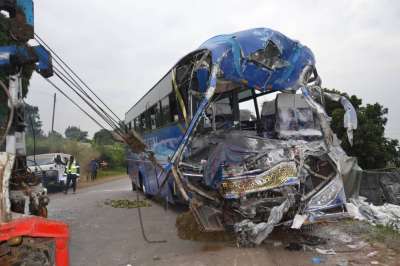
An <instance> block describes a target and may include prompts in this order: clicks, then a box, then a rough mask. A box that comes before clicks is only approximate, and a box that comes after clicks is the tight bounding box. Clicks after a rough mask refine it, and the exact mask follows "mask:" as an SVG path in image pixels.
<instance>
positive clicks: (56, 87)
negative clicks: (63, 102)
mask: <svg viewBox="0 0 400 266" xmlns="http://www.w3.org/2000/svg"><path fill="white" fill-rule="evenodd" d="M45 80H46V81H47V82H48V83H50V84H51V85H52V86H53V87H54V88H55V89H56V90H57V91H59V92H60V93H61V94H62V95H64V97H65V98H67V99H68V100H69V101H70V102H71V103H73V104H74V105H75V106H76V107H78V109H79V110H81V111H82V112H83V113H84V114H85V115H87V116H88V117H89V118H90V119H91V120H92V121H93V122H95V123H96V124H97V125H98V126H99V127H101V128H103V129H105V127H104V126H102V125H101V124H100V123H99V122H98V121H97V120H96V119H95V118H94V117H93V116H91V115H90V114H89V113H88V112H86V111H85V110H84V109H83V108H82V107H80V106H79V104H77V103H76V102H75V101H74V100H73V99H72V98H71V97H69V96H68V95H67V94H66V93H65V92H63V91H62V90H61V89H60V88H59V87H58V86H57V85H56V84H54V83H53V82H52V81H51V80H50V79H45Z"/></svg>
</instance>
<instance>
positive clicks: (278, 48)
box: [128, 28, 315, 201]
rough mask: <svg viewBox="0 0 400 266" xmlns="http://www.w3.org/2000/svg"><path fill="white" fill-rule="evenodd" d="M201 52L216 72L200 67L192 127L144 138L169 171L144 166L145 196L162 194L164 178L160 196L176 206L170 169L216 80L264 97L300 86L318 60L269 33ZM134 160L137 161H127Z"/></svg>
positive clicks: (225, 39) (238, 37)
mask: <svg viewBox="0 0 400 266" xmlns="http://www.w3.org/2000/svg"><path fill="white" fill-rule="evenodd" d="M269 48H271V49H269ZM196 51H198V52H200V51H208V52H210V54H211V63H212V69H211V72H215V73H209V69H206V68H204V69H202V68H199V69H198V70H197V73H196V74H195V75H196V77H197V79H198V82H199V91H200V92H203V93H205V95H206V97H204V98H203V99H202V100H201V101H200V103H199V105H198V108H197V111H196V113H195V114H194V115H193V118H192V120H191V121H189V122H190V123H189V126H188V127H187V129H186V130H182V128H184V124H182V125H181V126H178V125H174V126H167V127H164V128H161V129H156V130H154V131H151V132H149V133H144V134H143V138H144V140H145V142H146V143H147V145H148V147H149V149H151V150H152V151H153V152H154V154H155V157H156V158H157V160H159V162H160V163H161V164H162V166H163V167H164V171H160V169H155V167H154V166H153V165H152V164H151V163H150V162H141V161H140V163H139V167H138V168H139V172H140V175H141V176H142V178H143V184H144V186H145V187H146V188H145V189H146V193H147V194H151V195H155V194H157V193H158V191H159V187H160V184H161V183H162V182H163V181H164V179H165V178H169V181H168V185H167V186H165V187H164V188H163V191H162V192H161V195H162V196H164V197H167V198H168V200H170V201H173V199H172V195H173V194H174V184H173V178H170V176H171V174H170V169H171V167H172V164H174V163H176V162H177V158H178V157H179V156H181V154H182V153H183V150H184V148H185V145H186V144H187V143H188V141H189V138H190V136H191V134H192V132H193V131H194V129H195V128H196V125H197V123H198V121H199V120H200V118H201V116H202V114H203V112H204V110H205V109H206V108H207V107H208V105H209V101H210V100H211V97H212V96H213V94H214V90H215V88H216V85H217V75H218V78H222V79H225V80H229V81H233V82H236V83H239V84H244V85H245V86H246V87H248V88H249V89H257V90H258V91H261V92H273V91H281V90H289V89H290V90H293V89H297V88H299V86H300V84H299V79H300V77H301V74H302V71H303V70H304V69H305V68H306V67H307V66H314V65H315V59H314V55H313V53H312V52H311V50H310V49H309V48H307V47H306V46H303V45H301V44H300V43H299V42H298V41H294V40H291V39H290V38H288V37H286V36H284V35H283V34H281V33H279V32H277V31H274V30H271V29H267V28H257V29H250V30H246V31H241V32H236V33H233V34H227V35H219V36H216V37H213V38H211V39H209V40H207V41H206V42H205V43H203V44H202V45H201V46H200V47H199V49H198V50H196ZM196 51H194V52H196ZM266 51H270V52H271V53H275V55H274V54H273V55H274V56H275V57H272V58H273V59H276V60H279V61H276V62H272V63H271V62H269V61H265V58H266V57H267V56H268V55H266V56H265V57H263V53H264V52H266ZM191 54H193V53H191ZM268 59H269V58H267V60H268ZM263 60H264V61H263ZM153 89H157V88H156V87H155V88H153ZM160 100H161V99H160ZM129 161H132V160H129V158H128V162H129Z"/></svg>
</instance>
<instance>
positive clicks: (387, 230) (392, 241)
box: [342, 220, 400, 250]
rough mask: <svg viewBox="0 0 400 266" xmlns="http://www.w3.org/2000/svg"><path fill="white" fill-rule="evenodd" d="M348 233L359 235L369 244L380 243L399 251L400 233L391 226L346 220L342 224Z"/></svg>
mask: <svg viewBox="0 0 400 266" xmlns="http://www.w3.org/2000/svg"><path fill="white" fill-rule="evenodd" d="M342 225H343V226H344V227H345V228H346V229H347V230H348V231H350V232H352V233H354V234H360V235H362V236H363V237H364V239H366V240H367V241H368V242H370V243H375V242H380V243H383V244H385V245H386V246H387V247H388V248H393V249H395V250H400V232H399V231H397V230H396V228H395V227H394V226H391V225H375V226H374V225H371V224H369V223H367V222H365V221H355V220H348V221H346V222H345V223H343V224H342Z"/></svg>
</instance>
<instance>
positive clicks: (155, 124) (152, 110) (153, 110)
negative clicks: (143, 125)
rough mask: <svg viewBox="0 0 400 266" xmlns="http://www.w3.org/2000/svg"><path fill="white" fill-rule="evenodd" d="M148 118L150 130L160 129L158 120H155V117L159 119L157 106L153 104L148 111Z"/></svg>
mask: <svg viewBox="0 0 400 266" xmlns="http://www.w3.org/2000/svg"><path fill="white" fill-rule="evenodd" d="M148 112H149V116H150V124H151V129H156V128H159V127H160V123H159V119H157V117H159V113H160V110H159V104H158V103H157V104H155V105H153V106H152V107H151V108H150V109H149V110H148Z"/></svg>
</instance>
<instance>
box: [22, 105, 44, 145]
mask: <svg viewBox="0 0 400 266" xmlns="http://www.w3.org/2000/svg"><path fill="white" fill-rule="evenodd" d="M25 124H26V134H27V136H33V133H35V137H43V130H42V125H43V123H42V121H41V120H40V115H39V108H38V107H37V106H33V105H30V104H25ZM32 128H33V129H32Z"/></svg>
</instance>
